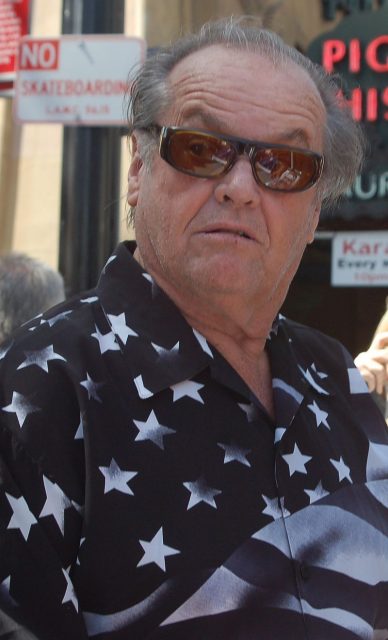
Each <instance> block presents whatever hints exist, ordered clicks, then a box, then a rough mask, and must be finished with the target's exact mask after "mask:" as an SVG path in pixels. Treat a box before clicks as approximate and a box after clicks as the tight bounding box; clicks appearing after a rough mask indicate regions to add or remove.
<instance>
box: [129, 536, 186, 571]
mask: <svg viewBox="0 0 388 640" xmlns="http://www.w3.org/2000/svg"><path fill="white" fill-rule="evenodd" d="M139 542H140V544H141V546H142V547H143V551H144V555H143V557H142V559H141V560H140V562H139V563H138V565H137V566H138V567H141V566H142V565H145V564H151V563H152V562H154V563H155V564H157V565H158V567H160V569H162V571H166V558H167V557H168V556H174V555H176V554H177V553H180V551H178V549H174V548H173V547H169V546H167V545H166V544H164V542H163V527H160V529H159V531H158V532H157V533H156V534H155V535H154V537H153V538H152V540H150V541H149V542H147V540H139Z"/></svg>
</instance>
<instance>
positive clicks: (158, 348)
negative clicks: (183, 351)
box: [151, 342, 179, 358]
mask: <svg viewBox="0 0 388 640" xmlns="http://www.w3.org/2000/svg"><path fill="white" fill-rule="evenodd" d="M151 344H152V346H153V348H154V349H155V351H156V353H157V354H158V356H159V357H160V358H165V357H168V356H172V355H175V354H177V353H179V342H177V343H176V344H174V346H173V347H171V349H165V348H164V347H161V346H160V345H159V344H155V342H151Z"/></svg>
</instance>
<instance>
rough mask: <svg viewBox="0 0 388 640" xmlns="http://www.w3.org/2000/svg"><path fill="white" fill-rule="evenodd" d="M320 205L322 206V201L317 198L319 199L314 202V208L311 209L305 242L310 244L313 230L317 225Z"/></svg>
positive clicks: (313, 234)
mask: <svg viewBox="0 0 388 640" xmlns="http://www.w3.org/2000/svg"><path fill="white" fill-rule="evenodd" d="M321 206H322V202H321V200H320V199H319V201H317V202H316V204H315V208H314V210H313V214H312V219H311V230H310V233H309V235H308V236H307V244H312V242H314V237H315V230H316V228H317V226H318V222H319V216H320V214H321Z"/></svg>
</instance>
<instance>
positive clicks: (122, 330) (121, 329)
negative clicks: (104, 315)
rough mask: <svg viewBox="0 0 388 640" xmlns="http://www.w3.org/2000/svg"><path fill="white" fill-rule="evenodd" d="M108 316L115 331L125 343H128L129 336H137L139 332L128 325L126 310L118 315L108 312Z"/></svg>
mask: <svg viewBox="0 0 388 640" xmlns="http://www.w3.org/2000/svg"><path fill="white" fill-rule="evenodd" d="M108 318H109V322H110V323H111V325H112V329H113V331H114V333H115V334H116V335H118V336H119V338H120V340H121V342H122V343H123V344H127V340H128V337H129V336H135V337H136V336H137V333H135V331H132V329H130V328H129V327H128V326H127V324H126V322H125V313H124V312H123V313H120V314H119V315H118V316H113V315H111V314H109V313H108Z"/></svg>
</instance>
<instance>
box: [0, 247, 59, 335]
mask: <svg viewBox="0 0 388 640" xmlns="http://www.w3.org/2000/svg"><path fill="white" fill-rule="evenodd" d="M64 299H65V287H64V282H63V278H62V276H61V274H60V273H58V271H54V269H51V267H49V266H48V265H46V264H44V263H43V262H40V261H39V260H36V259H35V258H32V257H31V256H28V255H25V254H24V253H9V254H7V255H4V256H1V257H0V342H4V340H5V339H6V338H8V337H9V336H10V335H11V334H12V333H13V332H14V331H15V330H16V329H17V328H18V327H20V326H21V325H22V324H23V323H24V322H27V320H30V319H31V318H34V317H35V316H36V315H38V314H39V313H42V312H43V311H46V310H47V309H49V308H50V307H53V306H54V305H55V304H58V303H59V302H62V301H63V300H64Z"/></svg>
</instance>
